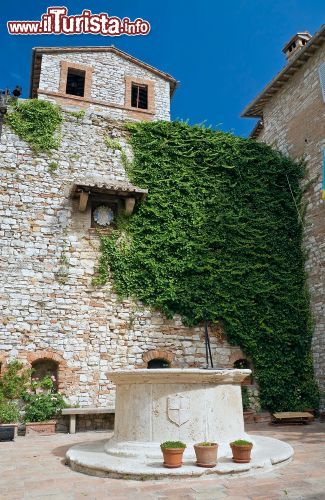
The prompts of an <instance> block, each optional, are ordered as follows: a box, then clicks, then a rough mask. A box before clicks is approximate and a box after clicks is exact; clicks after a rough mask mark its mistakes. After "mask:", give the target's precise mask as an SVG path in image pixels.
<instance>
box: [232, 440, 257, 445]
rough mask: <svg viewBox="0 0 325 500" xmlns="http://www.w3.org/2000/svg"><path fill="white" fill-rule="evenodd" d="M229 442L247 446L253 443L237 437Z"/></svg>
mask: <svg viewBox="0 0 325 500" xmlns="http://www.w3.org/2000/svg"><path fill="white" fill-rule="evenodd" d="M230 444H234V445H235V446H247V445H250V444H253V443H251V442H250V441H246V440H245V439H237V440H236V441H233V442H232V443H230Z"/></svg>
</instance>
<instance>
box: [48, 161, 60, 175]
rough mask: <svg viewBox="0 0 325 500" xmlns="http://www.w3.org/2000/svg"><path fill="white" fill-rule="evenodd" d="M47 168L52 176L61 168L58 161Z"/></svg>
mask: <svg viewBox="0 0 325 500" xmlns="http://www.w3.org/2000/svg"><path fill="white" fill-rule="evenodd" d="M47 168H48V171H49V172H50V174H53V173H54V172H55V171H56V170H57V169H58V168H59V164H58V163H57V162H56V161H52V162H51V163H50V164H49V166H48V167H47Z"/></svg>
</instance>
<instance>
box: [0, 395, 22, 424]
mask: <svg viewBox="0 0 325 500" xmlns="http://www.w3.org/2000/svg"><path fill="white" fill-rule="evenodd" d="M18 421H19V410H18V407H17V405H16V403H14V402H12V401H4V400H3V401H1V402H0V423H1V424H15V423H17V422H18Z"/></svg>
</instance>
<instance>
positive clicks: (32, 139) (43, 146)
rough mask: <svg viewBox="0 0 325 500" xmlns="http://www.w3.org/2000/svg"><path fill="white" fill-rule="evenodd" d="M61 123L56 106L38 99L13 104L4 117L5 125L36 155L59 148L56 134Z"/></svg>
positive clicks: (60, 114) (58, 109)
mask: <svg viewBox="0 0 325 500" xmlns="http://www.w3.org/2000/svg"><path fill="white" fill-rule="evenodd" d="M62 121H63V118H62V113H61V110H60V108H59V107H58V106H56V105H55V104H52V103H51V102H48V101H42V100H39V99H31V100H26V101H15V102H13V104H12V107H11V112H10V113H8V115H7V116H6V123H7V124H8V125H10V127H11V128H12V129H13V131H14V132H15V133H16V134H17V135H18V136H19V137H20V138H21V139H23V140H24V141H27V142H28V143H29V144H30V146H31V148H32V149H33V151H35V152H36V153H39V152H49V151H51V150H52V149H57V148H58V147H59V145H60V137H59V135H58V132H59V127H60V125H61V123H62Z"/></svg>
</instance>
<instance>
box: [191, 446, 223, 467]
mask: <svg viewBox="0 0 325 500" xmlns="http://www.w3.org/2000/svg"><path fill="white" fill-rule="evenodd" d="M194 450H195V455H196V465H198V466H199V467H215V466H216V464H217V454H218V445H217V443H210V442H208V441H204V442H203V443H197V444H195V445H194Z"/></svg>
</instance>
